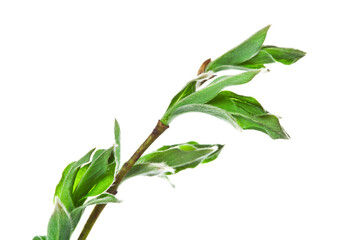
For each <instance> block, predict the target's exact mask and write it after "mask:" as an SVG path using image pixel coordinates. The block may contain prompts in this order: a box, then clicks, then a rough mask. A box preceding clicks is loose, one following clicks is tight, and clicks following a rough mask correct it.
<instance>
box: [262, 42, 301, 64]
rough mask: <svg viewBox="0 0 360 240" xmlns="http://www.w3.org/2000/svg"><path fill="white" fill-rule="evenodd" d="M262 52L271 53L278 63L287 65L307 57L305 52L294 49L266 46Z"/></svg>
mask: <svg viewBox="0 0 360 240" xmlns="http://www.w3.org/2000/svg"><path fill="white" fill-rule="evenodd" d="M262 50H264V51H266V52H267V53H269V54H270V55H271V56H272V57H273V58H274V59H275V60H276V61H278V62H281V63H283V64H285V65H290V64H293V63H295V62H297V61H298V60H299V59H300V58H302V57H304V56H305V55H306V53H305V52H303V51H300V50H298V49H293V48H280V47H275V46H264V47H263V48H262Z"/></svg>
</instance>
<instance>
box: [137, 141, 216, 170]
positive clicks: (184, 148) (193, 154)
mask: <svg viewBox="0 0 360 240" xmlns="http://www.w3.org/2000/svg"><path fill="white" fill-rule="evenodd" d="M222 148H223V145H220V144H214V145H201V144H197V143H196V142H189V143H183V144H176V145H171V146H164V147H162V148H160V149H158V150H157V151H155V152H152V153H149V154H147V155H145V156H142V157H141V158H140V159H139V160H138V162H137V164H145V163H158V164H160V163H162V164H166V166H168V167H170V168H172V169H174V170H175V173H177V172H179V171H181V170H184V169H186V168H194V167H196V166H197V165H199V164H200V163H203V162H209V161H212V160H214V159H215V158H216V157H217V156H218V154H219V153H220V151H221V149H222ZM135 166H136V165H135Z"/></svg>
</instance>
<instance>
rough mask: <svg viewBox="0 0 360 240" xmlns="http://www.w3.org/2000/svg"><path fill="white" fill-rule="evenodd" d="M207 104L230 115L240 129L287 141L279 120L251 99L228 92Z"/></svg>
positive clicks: (222, 93)
mask: <svg viewBox="0 0 360 240" xmlns="http://www.w3.org/2000/svg"><path fill="white" fill-rule="evenodd" d="M207 104H209V105H211V106H214V107H218V108H221V109H223V110H225V111H226V112H228V113H230V114H231V115H232V116H233V118H235V119H236V122H237V123H238V125H239V126H240V127H241V128H242V129H254V130H258V131H261V132H264V133H266V134H268V135H269V136H270V137H271V138H273V139H288V138H289V135H288V134H287V133H286V132H285V130H284V129H283V128H282V127H281V125H280V123H279V119H278V118H277V117H276V116H274V115H271V114H269V113H268V112H267V111H265V110H264V108H263V107H262V106H261V105H260V103H259V102H258V101H256V100H255V99H254V98H252V97H245V96H241V95H237V94H235V93H233V92H230V91H223V92H220V93H219V94H218V95H217V96H216V97H215V98H214V99H213V100H211V101H210V102H208V103H207Z"/></svg>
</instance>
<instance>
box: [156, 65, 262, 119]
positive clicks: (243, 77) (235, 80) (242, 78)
mask: <svg viewBox="0 0 360 240" xmlns="http://www.w3.org/2000/svg"><path fill="white" fill-rule="evenodd" d="M259 72H260V71H259V70H255V71H248V72H244V73H240V74H237V75H233V76H221V77H219V78H216V79H215V80H213V82H211V83H210V84H209V85H208V86H207V87H205V88H203V89H201V90H199V91H197V92H194V93H193V94H190V95H189V96H187V97H185V98H183V99H182V100H180V101H179V102H177V103H176V104H174V105H173V106H172V107H171V108H169V109H168V110H167V111H166V113H165V114H164V116H163V118H162V119H161V122H163V123H164V124H166V125H169V123H170V122H171V121H172V120H173V117H171V116H174V114H173V111H175V110H176V109H177V108H179V107H182V106H185V105H189V104H198V103H206V102H208V101H210V100H211V99H213V98H214V97H215V96H216V95H217V94H218V93H219V92H220V91H221V90H222V89H223V88H225V87H228V86H234V85H240V84H245V83H247V82H249V81H251V79H253V78H254V77H255V76H256V74H258V73H259Z"/></svg>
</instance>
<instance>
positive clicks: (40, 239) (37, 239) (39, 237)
mask: <svg viewBox="0 0 360 240" xmlns="http://www.w3.org/2000/svg"><path fill="white" fill-rule="evenodd" d="M33 240H46V236H35V237H34V238H33Z"/></svg>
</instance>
